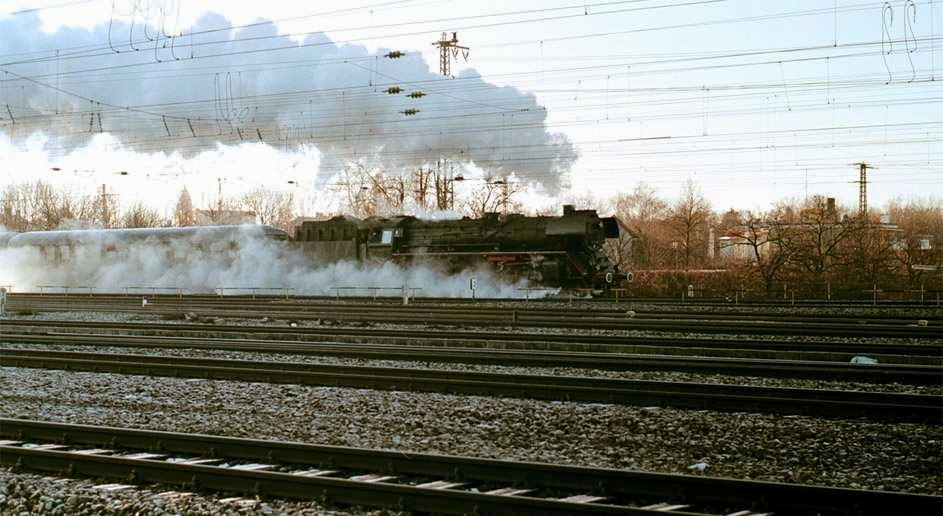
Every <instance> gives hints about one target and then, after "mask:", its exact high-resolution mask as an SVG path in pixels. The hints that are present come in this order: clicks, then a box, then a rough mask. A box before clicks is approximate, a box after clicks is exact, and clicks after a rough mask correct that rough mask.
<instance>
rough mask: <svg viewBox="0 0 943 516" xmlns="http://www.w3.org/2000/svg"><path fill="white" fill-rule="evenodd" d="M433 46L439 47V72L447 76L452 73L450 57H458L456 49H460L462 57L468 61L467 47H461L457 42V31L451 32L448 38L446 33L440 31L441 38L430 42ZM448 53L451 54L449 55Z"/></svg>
mask: <svg viewBox="0 0 943 516" xmlns="http://www.w3.org/2000/svg"><path fill="white" fill-rule="evenodd" d="M432 45H433V46H436V47H439V73H441V74H442V75H444V76H446V77H448V76H450V75H451V74H452V71H451V63H452V58H453V57H454V58H456V59H458V51H459V50H461V51H462V57H464V58H465V60H466V61H468V51H469V48H468V47H463V46H461V45H459V44H458V32H453V33H452V39H449V37H448V34H446V33H445V32H443V33H442V38H441V39H439V41H436V42H434V43H432ZM449 53H451V54H452V55H451V56H449Z"/></svg>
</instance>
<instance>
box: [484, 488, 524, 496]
mask: <svg viewBox="0 0 943 516" xmlns="http://www.w3.org/2000/svg"><path fill="white" fill-rule="evenodd" d="M531 491H533V489H517V488H514V487H502V488H500V489H492V490H491V491H486V492H485V494H490V495H495V496H517V495H522V494H527V493H530V492H531Z"/></svg>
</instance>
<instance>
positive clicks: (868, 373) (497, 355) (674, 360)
mask: <svg viewBox="0 0 943 516" xmlns="http://www.w3.org/2000/svg"><path fill="white" fill-rule="evenodd" d="M2 341H3V342H17V343H35V344H60V345H71V346H114V347H134V348H158V349H166V348H177V349H179V348H187V349H216V350H226V351H240V352H252V353H286V354H301V355H317V356H333V357H343V358H357V359H373V360H393V361H414V362H437V363H463V364H489V365H501V366H521V367H556V368H587V369H604V370H615V371H679V372H689V373H707V374H726V375H735V376H736V375H742V376H761V377H771V378H803V379H813V380H838V381H848V382H863V383H902V384H910V385H936V386H941V385H943V366H939V365H937V366H931V365H902V364H867V365H859V364H851V363H847V362H822V361H811V360H768V359H748V358H724V357H720V358H718V357H700V356H698V357H678V356H665V355H647V356H646V355H627V354H622V353H599V352H583V351H569V352H567V351H540V350H526V351H521V350H506V349H481V348H463V347H449V348H440V347H429V346H407V345H383V344H324V343H314V342H298V341H281V340H256V339H252V340H248V339H238V340H233V339H220V338H196V337H150V336H140V335H137V336H129V335H120V336H118V335H88V334H75V333H73V334H45V335H35V334H10V333H9V332H5V333H4V334H3V335H2ZM0 349H2V348H0Z"/></svg>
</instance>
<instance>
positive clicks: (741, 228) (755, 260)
mask: <svg viewBox="0 0 943 516" xmlns="http://www.w3.org/2000/svg"><path fill="white" fill-rule="evenodd" d="M737 218H738V219H739V220H738V222H739V224H736V225H734V224H733V221H732V220H730V219H725V221H724V224H723V225H724V227H725V230H724V232H725V234H726V235H727V236H731V237H734V243H733V245H735V246H737V247H739V248H741V249H745V250H746V253H745V254H746V256H747V257H748V263H750V264H752V265H753V266H752V267H749V268H745V269H743V270H742V271H741V272H743V273H752V275H755V276H756V277H757V279H759V281H760V282H761V284H762V288H763V290H764V291H765V292H766V294H767V295H771V294H772V293H773V290H774V287H775V285H776V280H777V279H778V278H779V276H780V274H781V272H782V270H783V268H784V267H785V266H786V265H787V264H788V263H789V260H790V255H789V251H790V249H789V248H784V247H782V246H780V245H778V244H779V238H780V237H781V236H782V231H777V229H776V228H777V224H778V222H779V220H778V219H777V212H776V211H773V212H771V213H769V214H767V215H765V216H764V215H757V214H754V213H753V212H749V211H748V212H746V213H744V214H738V215H737Z"/></svg>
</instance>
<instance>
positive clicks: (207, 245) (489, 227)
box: [0, 205, 619, 288]
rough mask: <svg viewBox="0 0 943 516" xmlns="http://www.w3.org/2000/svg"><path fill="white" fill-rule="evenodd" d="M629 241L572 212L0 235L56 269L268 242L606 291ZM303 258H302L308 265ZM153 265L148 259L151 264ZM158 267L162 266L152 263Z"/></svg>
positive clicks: (213, 253)
mask: <svg viewBox="0 0 943 516" xmlns="http://www.w3.org/2000/svg"><path fill="white" fill-rule="evenodd" d="M618 235H619V227H618V225H617V223H616V220H615V219H614V218H612V217H599V216H598V215H597V214H596V212H595V211H594V210H575V209H573V207H572V206H569V205H566V206H564V207H563V215H562V216H559V217H556V216H536V217H528V216H524V215H519V214H511V215H506V216H500V215H498V214H494V213H492V214H487V215H486V216H484V217H482V218H480V219H472V218H468V217H465V218H463V219H460V220H443V221H428V220H421V219H418V218H416V217H411V216H400V217H390V218H383V217H371V218H367V219H362V220H361V219H355V218H352V217H345V216H338V217H334V218H332V219H329V220H321V221H305V222H303V223H302V224H301V225H299V226H297V227H296V228H295V231H294V234H293V235H289V234H288V233H286V232H284V231H281V230H279V229H276V228H272V227H269V226H252V225H250V226H206V227H201V226H196V227H186V228H146V229H145V228H140V229H112V230H72V231H32V232H25V233H0V249H4V248H6V249H29V250H36V251H38V257H39V258H38V259H39V260H42V261H45V262H47V263H50V264H54V265H62V264H77V263H79V262H82V263H85V264H89V263H91V264H95V263H99V262H102V263H103V262H104V261H106V259H107V261H110V262H115V261H118V262H120V261H122V260H124V259H125V258H122V257H123V256H124V257H130V256H132V255H131V254H129V253H130V252H131V251H129V250H131V249H134V251H133V252H134V254H133V256H134V259H136V260H141V259H142V258H141V254H142V253H141V250H140V249H141V246H138V245H137V244H143V246H144V247H145V248H146V249H147V251H145V253H159V255H155V258H157V257H158V256H159V258H160V260H163V262H164V263H193V262H194V261H198V262H201V263H204V264H208V263H210V262H215V261H220V260H222V261H223V262H225V260H226V259H227V257H232V256H233V255H234V254H235V253H236V252H238V250H239V249H240V248H241V246H243V245H245V244H246V243H247V242H249V241H250V240H254V241H265V242H267V243H268V244H271V245H273V246H275V247H276V248H277V249H278V250H279V252H282V253H286V254H290V255H292V256H293V257H294V258H296V259H297V258H303V260H304V261H305V262H306V263H311V264H314V265H316V264H326V263H333V262H340V261H355V262H358V263H362V264H367V265H369V264H373V263H379V262H387V261H393V262H397V263H400V264H403V265H408V264H412V263H425V262H433V263H436V264H438V265H439V266H440V267H441V266H444V268H445V269H447V270H446V272H459V271H461V270H464V269H468V268H474V267H479V266H482V265H490V266H491V267H493V268H494V269H496V270H498V271H501V272H503V273H504V274H506V275H508V276H511V277H514V278H527V279H529V280H531V281H532V282H533V283H534V284H539V285H545V286H554V287H590V288H604V287H605V286H606V284H607V282H611V281H612V278H613V277H614V274H615V273H616V267H615V266H614V265H613V263H612V262H611V261H610V260H609V259H608V257H607V256H606V255H605V253H604V252H603V249H602V245H603V242H604V241H605V239H607V238H615V237H618ZM298 253H301V255H300V256H299V255H298ZM144 259H145V260H147V258H146V257H145V258H144ZM148 261H152V260H148Z"/></svg>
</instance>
